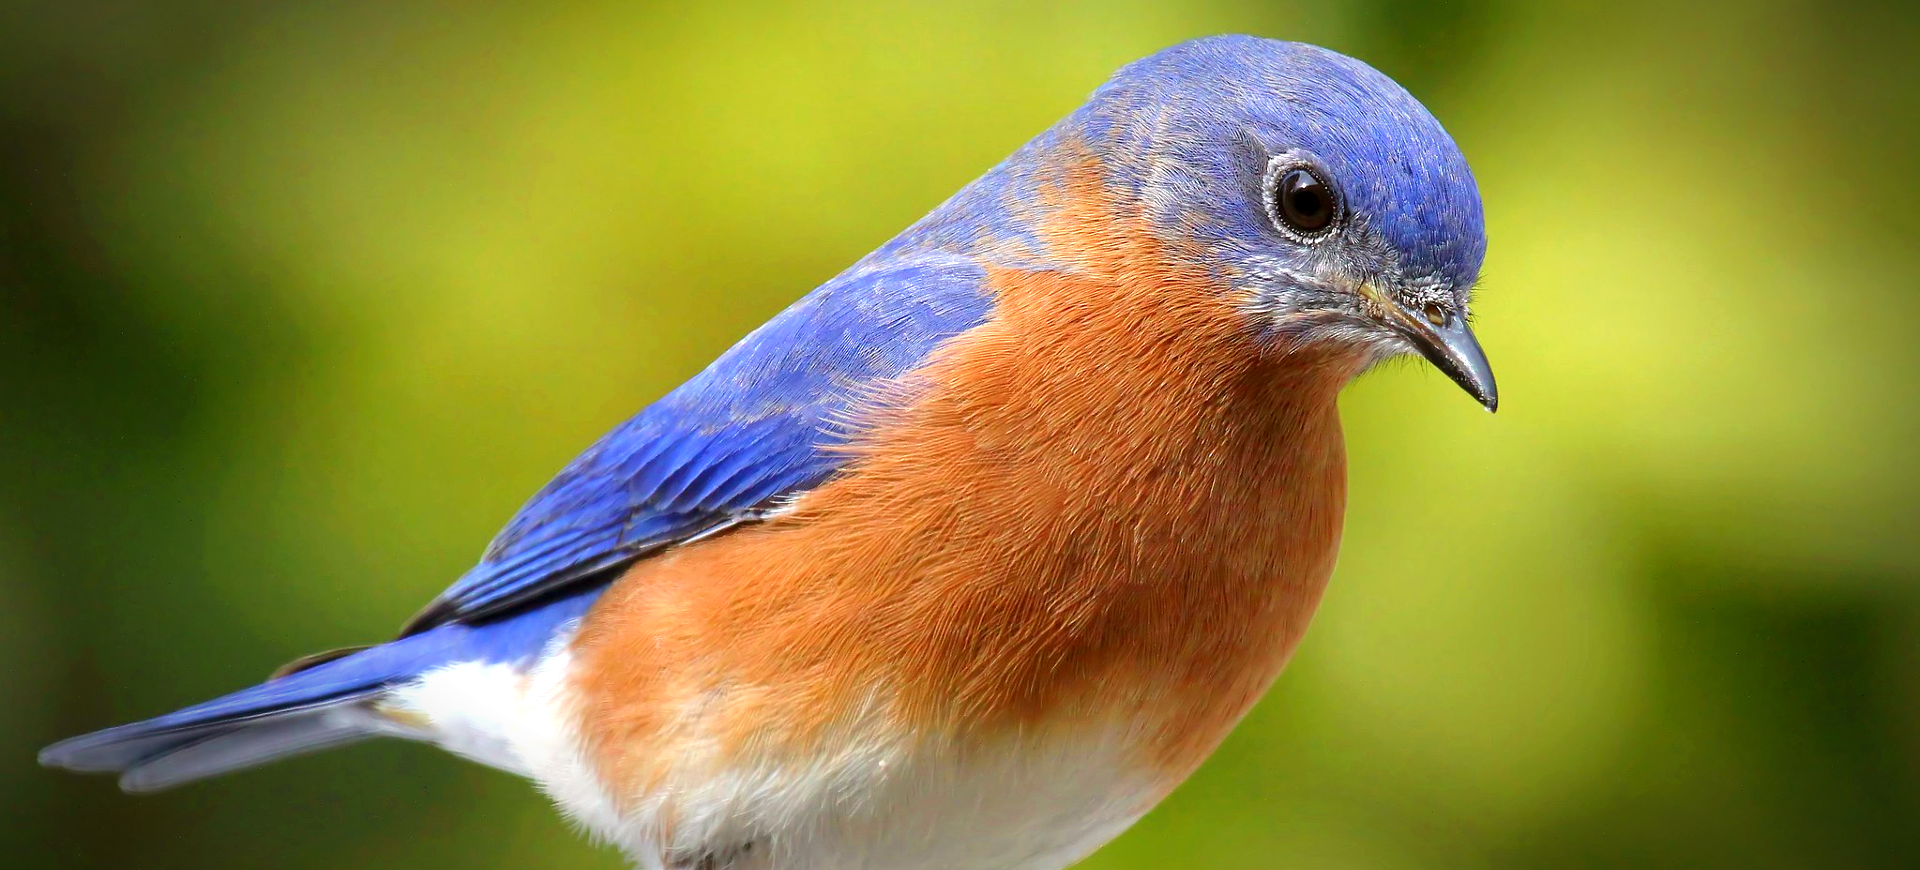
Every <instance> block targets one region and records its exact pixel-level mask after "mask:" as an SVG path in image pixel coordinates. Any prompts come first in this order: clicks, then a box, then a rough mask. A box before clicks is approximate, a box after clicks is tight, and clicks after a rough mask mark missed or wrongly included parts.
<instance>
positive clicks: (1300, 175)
mask: <svg viewBox="0 0 1920 870" xmlns="http://www.w3.org/2000/svg"><path fill="white" fill-rule="evenodd" d="M1277 187H1278V188H1279V189H1278V190H1276V191H1275V193H1276V194H1278V195H1277V196H1275V197H1274V198H1275V199H1277V200H1279V202H1277V203H1275V205H1277V206H1278V208H1277V209H1275V210H1276V211H1278V212H1280V219H1281V220H1283V221H1286V222H1287V226H1289V227H1292V228H1293V229H1294V231H1295V232H1302V233H1313V232H1319V231H1320V230H1323V229H1326V228H1327V225H1328V224H1331V223H1333V194H1332V193H1331V192H1330V191H1328V190H1327V185H1326V183H1325V182H1322V181H1321V180H1320V179H1319V177H1317V176H1315V175H1314V174H1313V173H1311V172H1308V171H1306V170H1305V169H1295V170H1293V171H1292V172H1289V173H1287V174H1286V175H1285V176H1283V177H1282V178H1281V179H1280V184H1279V185H1277Z"/></svg>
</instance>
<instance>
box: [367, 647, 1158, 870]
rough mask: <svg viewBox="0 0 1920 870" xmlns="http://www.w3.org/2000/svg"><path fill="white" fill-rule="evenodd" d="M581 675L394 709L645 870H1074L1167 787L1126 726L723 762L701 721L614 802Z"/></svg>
mask: <svg viewBox="0 0 1920 870" xmlns="http://www.w3.org/2000/svg"><path fill="white" fill-rule="evenodd" d="M567 667H568V659H567V656H566V654H565V653H564V652H559V653H557V654H555V655H550V656H549V657H548V658H547V659H546V660H545V661H543V662H542V663H541V665H540V666H539V667H538V668H537V669H536V670H535V672H534V673H532V674H523V673H521V672H518V671H515V670H511V669H506V668H501V667H499V666H475V665H456V666H453V667H450V668H446V669H442V670H440V671H436V672H434V673H431V674H428V675H427V676H426V677H424V678H423V679H422V680H421V682H420V683H418V684H416V686H414V687H412V688H409V689H405V690H401V692H399V693H397V694H396V696H395V698H394V700H393V703H392V704H391V706H392V707H394V708H398V709H403V710H405V711H407V712H408V713H410V714H412V715H414V716H417V717H422V718H424V719H426V720H428V721H429V722H430V723H431V724H430V725H429V726H428V727H427V729H426V730H427V735H426V736H428V738H429V739H432V740H434V741H435V742H438V743H440V744H441V745H443V746H445V747H447V748H448V749H450V750H452V751H455V752H457V753H460V754H462V755H465V756H467V757H469V758H473V759H475V760H477V761H480V762H482V763H485V764H490V765H493V766H495V767H500V768H502V769H505V770H509V771H513V772H515V773H520V774H522V775H525V776H530V777H532V778H533V779H534V780H535V781H536V782H538V783H539V784H540V786H541V788H543V789H544V790H545V791H546V792H547V793H548V794H549V795H550V796H551V797H552V798H553V800H554V801H555V803H557V804H558V805H559V806H560V808H561V810H562V811H563V812H565V813H566V814H567V815H568V816H570V817H572V818H574V819H576V820H577V821H579V822H580V823H581V824H583V825H584V826H586V827H587V829H588V830H590V831H591V832H593V833H594V834H595V835H596V836H598V837H600V838H603V839H605V840H607V841H609V842H612V843H614V844H616V845H618V846H620V847H621V848H622V849H624V850H625V851H626V852H627V853H628V855H630V856H631V857H632V858H633V859H634V860H635V861H636V862H637V863H638V864H639V866H641V867H644V868H647V870H1059V868H1062V867H1065V866H1067V865H1069V864H1071V863H1073V862H1075V861H1077V860H1079V859H1080V858H1082V857H1085V856H1086V854H1087V853H1089V852H1091V851H1093V850H1094V849H1096V848H1098V847H1099V846H1100V845H1102V844H1103V843H1105V842H1107V841H1108V840H1110V839H1112V838H1113V837H1114V836H1116V835H1118V834H1119V833H1120V832H1121V831H1124V830H1126V828H1127V827H1128V826H1129V825H1131V824H1132V823H1133V822H1134V821H1135V820H1136V819H1138V818H1139V817H1140V815H1141V814H1143V813H1144V812H1146V810H1147V809H1148V808H1149V807H1150V806H1151V804H1152V802H1153V800H1154V799H1156V798H1157V797H1158V796H1159V794H1160V793H1161V792H1162V791H1163V790H1164V788H1163V786H1161V785H1160V784H1158V783H1156V782H1154V781H1153V780H1152V778H1151V777H1150V776H1147V775H1145V774H1144V773H1143V772H1141V771H1137V770H1133V769H1131V768H1130V767H1129V766H1127V765H1125V764H1123V763H1122V758H1123V757H1125V755H1126V753H1123V751H1122V749H1121V741H1120V739H1119V734H1121V733H1122V729H1118V728H1116V729H1112V732H1111V734H1110V735H1108V736H1104V737H1103V736H1098V735H1095V736H1089V737H1088V738H1087V739H1084V740H1071V741H1067V740H1060V739H1058V738H1048V739H1046V740H1045V742H1044V743H1042V742H1040V741H1038V740H1030V741H1026V742H1023V741H1021V740H1019V739H1017V738H1009V739H1004V740H999V741H995V742H990V743H987V744H984V745H970V746H967V747H959V746H954V745H939V744H935V743H933V742H930V741H926V740H924V739H921V738H919V737H917V736H915V735H910V734H909V735H900V734H897V733H893V734H892V735H891V736H888V737H883V738H877V739H876V738H873V737H871V736H870V735H874V734H882V733H887V731H888V730H891V731H894V732H897V729H882V728H879V727H877V725H876V726H875V727H868V726H867V725H865V724H862V723H859V722H856V723H855V724H854V725H852V726H851V727H849V728H848V729H846V732H847V736H846V738H845V739H840V740H828V741H825V742H826V744H827V745H828V746H829V747H830V748H828V749H827V750H826V751H825V752H823V753H822V754H821V755H819V756H814V757H807V758H778V759H776V758H757V759H751V758H750V759H721V758H718V757H717V756H716V755H715V754H713V753H709V752H703V751H702V746H703V741H702V740H701V739H700V735H699V733H698V730H697V728H698V726H697V724H693V725H691V726H690V729H689V731H688V733H687V735H686V739H682V740H679V741H677V742H676V745H678V746H680V747H682V750H681V751H677V752H675V753H674V757H673V758H672V759H671V760H670V764H669V766H668V768H667V770H668V772H667V773H666V774H665V775H664V776H663V777H662V778H661V781H660V782H659V784H658V785H657V786H656V787H654V788H652V789H651V790H650V791H648V792H647V793H643V794H636V795H628V796H625V798H626V799H624V800H621V801H617V802H616V801H615V800H613V799H612V795H610V794H609V792H608V790H607V788H606V786H605V784H604V783H603V782H602V780H601V779H600V777H599V776H598V775H597V773H596V772H595V771H594V769H593V768H592V766H591V765H590V764H589V763H588V762H587V761H586V755H585V754H584V752H583V751H582V742H581V740H580V739H579V735H578V734H577V733H576V730H575V726H574V721H575V720H574V717H573V716H572V715H571V714H570V710H571V704H570V700H569V698H568V697H567V695H566V693H567V691H568V690H567V688H566V687H567V685H568V681H567V680H566V670H567ZM869 718H871V719H873V720H874V721H875V723H877V722H878V720H879V717H878V716H877V715H875V716H873V717H869Z"/></svg>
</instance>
